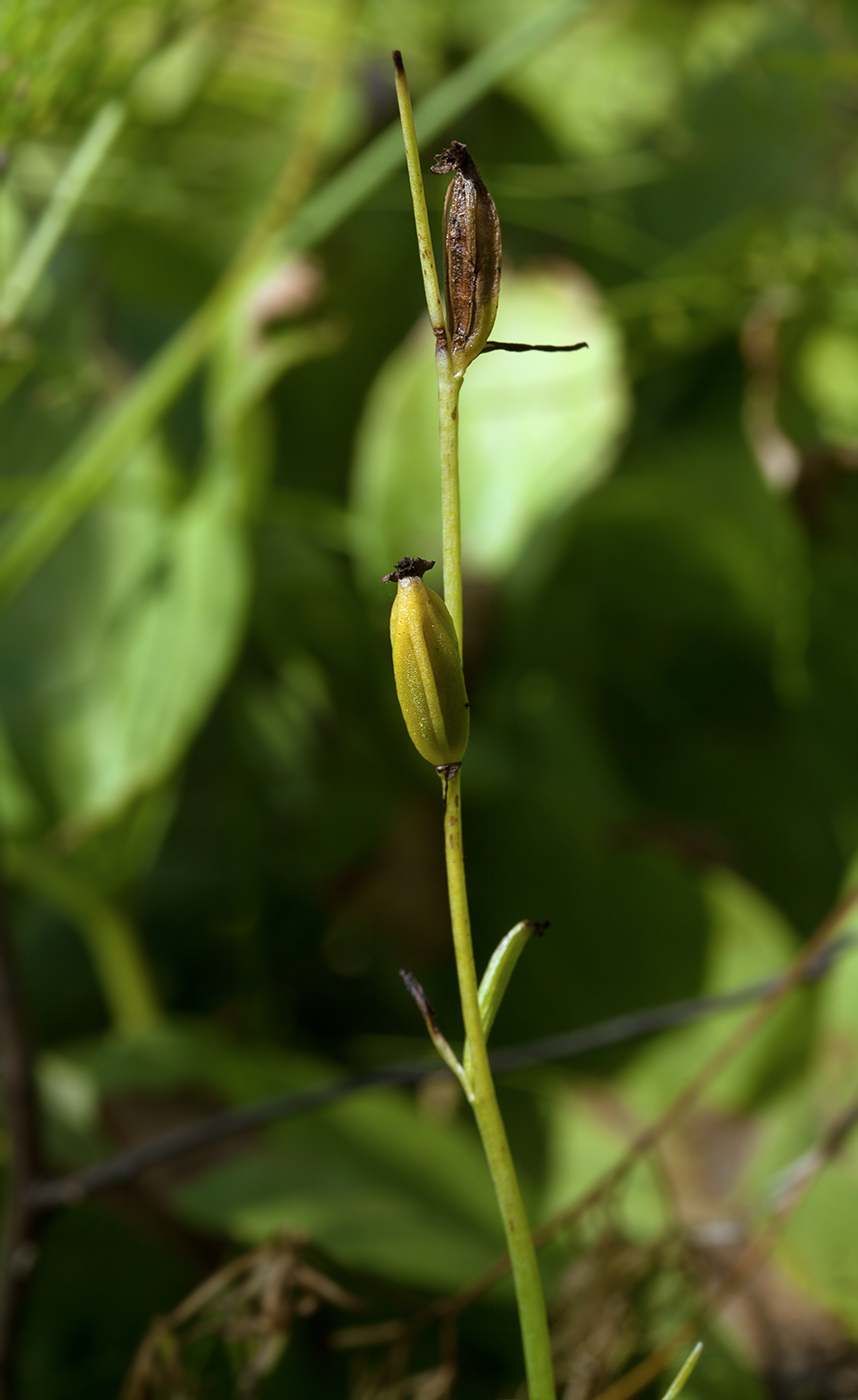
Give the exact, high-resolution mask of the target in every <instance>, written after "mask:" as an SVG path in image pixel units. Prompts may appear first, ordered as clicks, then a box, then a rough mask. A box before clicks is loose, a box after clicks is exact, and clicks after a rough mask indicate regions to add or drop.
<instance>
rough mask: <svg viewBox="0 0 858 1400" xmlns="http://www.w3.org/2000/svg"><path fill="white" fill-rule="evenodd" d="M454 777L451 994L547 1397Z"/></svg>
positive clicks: (526, 1339)
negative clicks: (489, 1043) (457, 1005)
mask: <svg viewBox="0 0 858 1400" xmlns="http://www.w3.org/2000/svg"><path fill="white" fill-rule="evenodd" d="M460 784H461V773H460V772H457V773H455V774H453V775H452V776H451V777H450V779H449V781H448V783H447V798H446V802H445V806H444V853H445V856H446V861H447V889H448V893H449V899H450V919H451V922H452V925H453V945H454V948H455V951H456V969H457V972H458V976H459V996H460V998H461V1002H462V1016H463V1019H464V1022H465V1034H466V1036H467V1038H468V1042H467V1043H468V1049H469V1066H470V1071H471V1089H472V1093H473V1102H472V1107H473V1110H474V1116H475V1118H476V1120H477V1127H478V1128H479V1130H480V1137H481V1138H482V1142H483V1150H484V1151H485V1154H486V1160H487V1162H488V1165H489V1171H490V1172H491V1176H492V1182H493V1184H494V1188H495V1195H496V1196H497V1201H498V1206H499V1207H500V1212H501V1217H502V1220H503V1228H504V1233H505V1235H506V1243H507V1249H508V1250H509V1258H510V1264H511V1266H512V1277H513V1283H514V1285H515V1295H516V1302H517V1304H518V1316H519V1322H520V1325H521V1340H522V1344H523V1347H524V1364H525V1370H526V1372H527V1383H528V1392H529V1397H530V1400H555V1390H554V1372H553V1367H552V1363H551V1341H550V1338H549V1333H548V1318H547V1316H546V1312H545V1297H544V1294H543V1291H542V1280H541V1278H540V1276H539V1265H538V1264H537V1260H536V1250H535V1249H534V1245H533V1236H532V1234H531V1232H530V1225H529V1223H528V1219H527V1211H526V1210H525V1206H524V1201H523V1200H522V1198H521V1190H520V1189H519V1185H518V1179H517V1177H516V1174H515V1167H514V1165H513V1160H512V1154H511V1153H510V1150H509V1142H508V1141H507V1136H506V1130H505V1128H504V1125H503V1119H502V1118H501V1113H500V1108H499V1107H498V1101H497V1095H496V1093H495V1086H494V1080H493V1079H492V1072H491V1069H490V1067H489V1057H488V1052H487V1050H486V1038H485V1035H484V1034H483V1025H482V1019H481V1017H480V1004H479V995H478V987H477V971H476V967H475V965H474V949H473V943H472V941H471V920H470V915H469V913H468V893H467V888H466V885H465V861H464V851H463V847H462V809H461V785H460Z"/></svg>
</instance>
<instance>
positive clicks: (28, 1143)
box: [0, 877, 41, 1396]
mask: <svg viewBox="0 0 858 1400" xmlns="http://www.w3.org/2000/svg"><path fill="white" fill-rule="evenodd" d="M0 1082H2V1089H3V1103H4V1108H5V1114H6V1123H7V1125H8V1128H9V1137H10V1148H11V1161H10V1167H9V1185H8V1202H7V1214H6V1227H5V1232H4V1239H3V1254H2V1265H0V1268H2V1273H0V1396H7V1395H9V1394H11V1384H12V1375H11V1373H12V1365H13V1351H14V1344H15V1338H16V1335H17V1332H18V1324H19V1320H20V1316H21V1307H22V1304H23V1300H24V1293H25V1290H26V1285H27V1277H28V1275H29V1273H30V1272H31V1270H32V1268H33V1265H34V1264H35V1262H36V1255H37V1231H38V1209H37V1207H36V1205H35V1202H34V1201H33V1198H32V1188H33V1185H34V1183H36V1182H38V1180H39V1177H40V1175H41V1150H40V1142H39V1104H38V1097H37V1094H36V1082H35V1077H34V1074H33V1061H32V1056H31V1053H30V1046H29V1040H28V1037H27V1032H26V1027H25V1022H24V1014H23V1008H22V1004H21V996H20V992H19V989H18V979H17V974H16V968H15V955H14V950H13V947H12V937H11V932H10V929H9V922H8V911H7V905H6V899H5V888H4V886H3V883H2V877H0Z"/></svg>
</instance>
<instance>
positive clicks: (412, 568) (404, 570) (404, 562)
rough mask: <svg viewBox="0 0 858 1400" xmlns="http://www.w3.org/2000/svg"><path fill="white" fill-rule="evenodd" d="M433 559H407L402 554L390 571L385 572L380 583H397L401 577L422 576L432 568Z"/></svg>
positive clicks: (433, 564) (433, 565)
mask: <svg viewBox="0 0 858 1400" xmlns="http://www.w3.org/2000/svg"><path fill="white" fill-rule="evenodd" d="M434 567H435V560H434V559H409V557H408V555H407V554H406V555H404V556H403V557H402V558H401V559H400V561H399V563H398V564H397V566H396V568H395V569H394V570H393V572H392V573H389V574H385V575H384V577H383V578H382V580H381V581H382V583H399V580H400V579H403V578H422V577H423V575H424V574H425V573H428V572H429V570H430V569H434Z"/></svg>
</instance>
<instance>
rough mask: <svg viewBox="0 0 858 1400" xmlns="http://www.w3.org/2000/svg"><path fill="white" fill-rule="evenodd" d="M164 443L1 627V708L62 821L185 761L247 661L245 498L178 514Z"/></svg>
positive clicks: (205, 493)
mask: <svg viewBox="0 0 858 1400" xmlns="http://www.w3.org/2000/svg"><path fill="white" fill-rule="evenodd" d="M170 492H171V474H170V468H169V464H168V463H167V461H166V459H165V457H164V455H163V452H162V450H161V449H160V448H159V447H158V446H157V445H156V444H155V443H150V444H149V446H148V448H147V449H146V450H145V452H143V453H142V454H140V455H139V456H138V458H137V459H136V460H135V462H134V463H133V464H132V467H131V468H130V469H129V470H128V471H126V473H125V475H124V477H123V479H122V481H121V483H120V484H119V486H117V488H116V490H115V491H114V492H113V493H112V495H111V496H110V497H109V498H108V500H107V501H106V502H105V504H104V506H103V508H102V509H100V510H98V511H96V512H93V513H92V514H91V515H90V516H89V517H88V518H87V519H86V520H85V521H84V522H82V524H81V525H80V526H79V527H78V529H77V530H76V531H75V533H74V534H73V535H72V536H71V537H70V538H69V539H68V541H67V542H66V544H65V545H64V546H63V548H62V549H61V550H60V551H58V553H57V554H56V555H55V556H54V557H53V558H52V559H51V560H50V562H49V563H48V564H47V565H46V566H45V568H44V569H43V570H42V572H41V573H40V574H39V575H38V576H37V577H36V578H35V579H34V580H33V581H32V582H31V584H30V585H29V587H28V588H27V589H26V590H25V591H24V592H23V593H22V594H21V595H19V597H18V598H17V599H16V600H15V602H14V604H13V605H12V606H11V607H10V609H9V610H8V611H7V613H6V614H5V615H4V616H3V618H2V620H0V710H2V716H3V719H4V721H5V723H6V726H7V732H8V735H9V739H10V743H11V745H12V747H13V749H14V752H15V755H16V758H17V760H18V762H19V764H20V766H21V768H22V769H23V771H24V773H25V775H26V776H27V778H29V780H30V783H31V785H32V787H33V788H34V789H35V791H36V792H38V794H39V796H40V797H41V799H42V801H43V803H44V807H45V811H46V815H48V816H49V817H50V818H52V819H54V820H61V821H63V820H64V821H75V822H87V823H90V822H93V821H99V820H102V819H105V818H107V817H109V816H111V815H112V814H114V813H116V812H117V811H118V810H119V809H121V808H122V807H123V805H124V804H125V803H126V802H127V801H128V800H129V799H130V798H131V797H132V796H134V795H135V794H137V793H138V792H140V791H142V790H145V789H148V788H150V787H152V786H154V785H155V784H156V783H158V782H159V781H160V780H161V779H162V778H163V777H164V776H165V775H166V774H167V773H168V772H169V771H170V769H171V768H172V767H173V766H174V765H175V763H176V762H177V761H178V759H179V758H180V757H181V754H182V752H183V751H184V748H185V746H186V745H187V743H188V741H189V739H190V738H191V736H192V735H193V734H194V732H195V731H196V729H197V727H198V725H199V723H200V721H201V720H202V718H203V717H204V715H205V714H206V712H207V710H208V708H209V706H210V704H211V702H212V700H213V698H214V696H215V695H216V693H217V691H218V689H219V688H220V686H221V684H222V682H223V679H224V676H225V674H226V671H227V669H228V667H229V665H230V663H231V661H232V658H233V656H234V654H235V648H236V645H237V642H238V638H239V635H240V630H241V626H242V621H243V617H244V609H245V604H246V600H247V592H248V581H249V580H248V564H247V558H246V552H245V544H244V539H243V530H242V525H241V521H240V519H239V517H238V513H237V510H236V507H235V489H234V486H233V484H232V482H231V480H230V479H229V477H228V476H227V475H226V474H225V473H214V472H212V473H208V474H206V475H204V477H203V479H202V480H201V482H200V484H199V486H198V487H197V488H196V489H195V490H194V491H193V492H192V493H191V495H190V496H188V497H187V499H186V500H184V501H182V502H180V503H179V504H175V503H173V502H172V501H171V500H170V499H169V496H170Z"/></svg>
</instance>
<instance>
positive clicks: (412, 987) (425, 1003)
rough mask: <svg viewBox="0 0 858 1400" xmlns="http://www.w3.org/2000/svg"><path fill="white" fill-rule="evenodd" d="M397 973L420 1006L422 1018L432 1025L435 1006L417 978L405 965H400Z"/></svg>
mask: <svg viewBox="0 0 858 1400" xmlns="http://www.w3.org/2000/svg"><path fill="white" fill-rule="evenodd" d="M399 975H400V977H401V978H402V980H403V982H404V983H405V985H406V987H407V988H408V990H409V992H410V993H411V995H412V996H413V998H414V1000H415V1001H416V1002H417V1005H418V1007H419V1008H420V1014H421V1016H422V1017H423V1018H424V1020H426V1021H429V1022H431V1024H432V1025H433V1026H434V1024H435V1008H434V1006H433V1005H432V1003H431V1002H430V1000H429V998H428V997H427V995H426V993H425V992H424V990H423V988H422V987H421V985H420V983H419V982H418V981H417V978H416V977H415V976H414V973H413V972H409V970H408V968H407V967H401V968H400V969H399Z"/></svg>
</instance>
